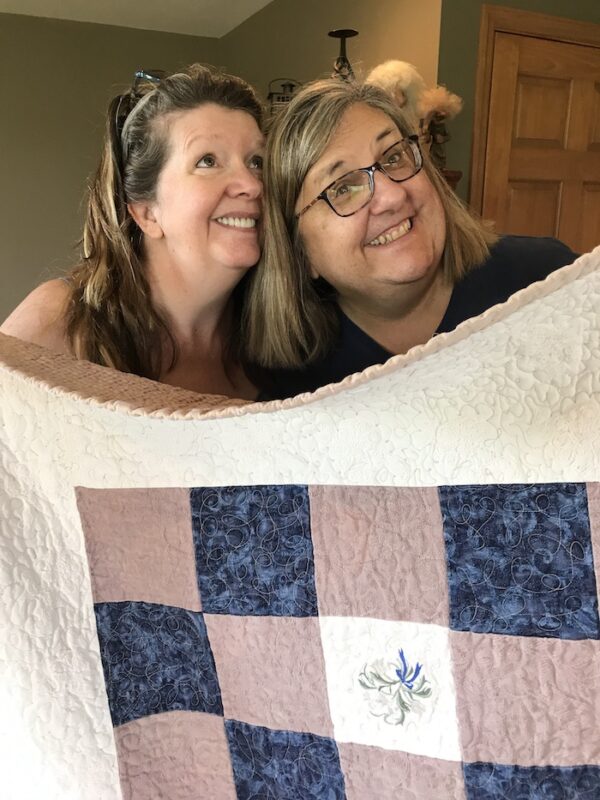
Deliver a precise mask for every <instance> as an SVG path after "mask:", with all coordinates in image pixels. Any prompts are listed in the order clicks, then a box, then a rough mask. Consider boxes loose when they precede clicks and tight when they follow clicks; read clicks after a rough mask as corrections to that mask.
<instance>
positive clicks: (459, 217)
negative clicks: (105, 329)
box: [245, 79, 575, 397]
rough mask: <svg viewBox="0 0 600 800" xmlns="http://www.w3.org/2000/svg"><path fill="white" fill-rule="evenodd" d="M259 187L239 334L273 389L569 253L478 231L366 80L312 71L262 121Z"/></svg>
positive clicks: (411, 333)
mask: <svg viewBox="0 0 600 800" xmlns="http://www.w3.org/2000/svg"><path fill="white" fill-rule="evenodd" d="M265 193H266V199H265V223H264V228H265V241H264V245H263V258H262V262H261V266H260V269H259V270H257V271H256V273H255V274H254V275H253V276H252V280H251V287H250V290H249V297H248V302H247V304H246V306H245V327H246V335H245V339H246V345H247V347H248V352H249V356H250V357H251V358H252V359H254V360H255V361H256V362H258V363H259V364H261V365H263V366H264V367H267V368H269V369H270V370H271V374H272V378H273V385H272V387H271V391H272V393H273V394H274V395H275V396H279V397H284V396H289V395H292V394H297V393H299V392H303V391H312V390H313V389H316V388H317V387H318V386H322V385H324V384H328V383H332V382H336V381H339V380H342V379H343V378H344V377H346V376H347V375H350V374H352V373H355V372H359V371H361V370H363V369H365V368H366V367H368V366H370V365H371V364H376V363H382V362H384V361H385V360H387V359H388V358H389V357H390V356H392V355H395V354H400V353H406V352H407V351H408V350H409V349H410V348H412V347H414V346H415V345H419V344H422V343H424V342H426V341H427V340H428V339H430V338H431V337H432V336H433V335H435V334H436V333H441V332H444V331H449V330H451V329H452V328H454V327H456V325H458V324H459V323H460V322H462V321H463V320H465V319H468V318H469V317H472V316H475V315H477V314H480V313H482V312H483V311H485V310H486V309H487V308H489V307H490V306H492V305H495V304H496V303H500V302H504V301H505V300H506V299H507V298H508V297H509V296H510V295H511V294H512V293H513V292H515V291H517V290H518V289H520V288H522V287H524V286H526V285H527V284H529V283H531V282H533V281H535V280H539V279H541V278H544V277H545V276H546V275H547V274H548V273H549V272H550V271H551V270H553V269H556V268H557V267H560V266H563V265H565V264H568V263H570V262H571V261H573V260H574V258H575V254H574V253H572V252H571V251H570V250H569V249H568V248H567V247H565V246H564V245H563V244H561V243H560V242H557V241H556V240H553V239H535V238H529V237H511V236H507V237H501V238H499V237H497V236H496V235H495V234H494V233H492V232H491V230H490V228H489V226H486V225H484V224H483V223H482V222H481V221H480V220H479V219H478V218H477V217H476V216H475V215H474V214H472V213H471V212H470V211H469V210H468V209H467V208H466V207H465V206H463V204H462V203H461V202H460V201H459V200H458V198H457V197H456V196H455V195H454V194H453V193H452V191H451V190H450V189H449V187H448V186H447V185H446V183H445V181H444V180H443V178H442V177H441V175H440V174H439V173H438V172H437V170H436V169H435V168H434V167H433V165H432V163H431V161H430V160H429V158H428V155H427V153H423V152H422V151H421V148H420V146H419V141H418V138H417V137H416V136H415V135H414V134H413V132H412V131H411V130H410V128H409V127H408V125H407V123H406V121H405V119H404V118H403V116H402V113H401V111H400V110H399V108H398V107H397V105H396V104H395V103H394V101H393V99H392V98H391V96H389V95H388V94H386V93H385V92H384V91H383V90H382V89H380V88H378V87H375V86H372V85H367V84H357V83H345V82H342V81H339V80H336V79H332V80H323V81H317V82H315V83H313V84H309V85H308V86H306V87H304V88H303V89H302V90H301V91H300V92H299V93H298V94H297V95H296V96H295V97H294V98H293V99H292V101H291V102H290V104H289V105H288V106H287V107H286V108H285V109H284V110H283V111H282V112H281V114H280V115H279V116H278V117H277V118H276V119H275V121H274V123H273V126H272V128H271V131H270V133H269V140H268V144H267V154H266V166H265Z"/></svg>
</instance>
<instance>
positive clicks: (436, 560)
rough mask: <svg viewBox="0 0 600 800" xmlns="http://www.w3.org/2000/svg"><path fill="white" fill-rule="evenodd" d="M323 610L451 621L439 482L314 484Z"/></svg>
mask: <svg viewBox="0 0 600 800" xmlns="http://www.w3.org/2000/svg"><path fill="white" fill-rule="evenodd" d="M310 507H311V530H312V537H313V548H314V558H315V576H316V584H317V598H318V604H319V613H320V614H321V615H331V616H362V617H375V618H379V619H391V620H409V621H413V622H425V623H436V624H438V625H447V624H448V586H447V578H446V553H445V549H444V540H443V535H442V519H441V512H440V505H439V500H438V494H437V491H436V490H435V489H429V488H426V489H400V488H392V487H368V486H312V487H311V488H310Z"/></svg>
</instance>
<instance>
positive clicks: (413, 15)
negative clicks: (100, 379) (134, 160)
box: [0, 0, 442, 320]
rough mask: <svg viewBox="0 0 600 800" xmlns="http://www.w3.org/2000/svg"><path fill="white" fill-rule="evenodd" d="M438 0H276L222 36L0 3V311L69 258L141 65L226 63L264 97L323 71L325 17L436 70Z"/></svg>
mask: <svg viewBox="0 0 600 800" xmlns="http://www.w3.org/2000/svg"><path fill="white" fill-rule="evenodd" d="M441 4H442V0H418V2H415V0H274V2H272V3H270V4H269V5H268V6H266V7H265V8H264V9H262V10H261V11H259V12H258V13H257V14H255V15H254V16H253V17H251V18H250V19H249V20H247V21H246V22H245V23H243V24H242V25H241V26H239V27H238V28H237V29H236V30H234V31H233V32H232V33H230V34H229V35H227V36H225V37H223V38H222V39H220V40H217V39H206V38H205V39H202V38H198V37H191V36H180V35H176V34H164V33H156V32H153V31H141V30H140V31H137V30H133V29H130V28H118V27H111V26H106V25H92V24H88V23H77V22H64V21H58V20H46V19H39V18H35V17H26V16H19V15H11V14H0V101H1V113H2V122H1V124H0V176H1V184H0V185H1V189H0V220H1V222H0V231H1V238H0V320H2V319H4V317H5V316H6V315H7V314H8V313H9V311H10V310H11V309H12V308H14V306H15V305H16V304H17V303H18V302H19V301H20V300H21V299H22V298H23V297H24V296H25V295H26V294H27V293H28V292H29V291H30V290H31V289H32V288H33V287H34V286H35V285H36V284H37V283H39V282H40V280H43V279H45V278H48V277H52V276H54V275H57V274H59V273H60V272H61V271H62V270H64V269H65V268H67V267H69V266H70V265H72V264H73V263H75V261H76V259H77V241H78V239H79V236H80V232H81V223H82V198H83V196H84V191H85V184H86V180H87V177H88V175H90V173H92V172H93V170H94V168H95V165H96V163H97V159H98V155H99V149H100V142H101V138H102V126H103V118H104V110H105V108H106V104H107V101H108V99H109V97H110V96H111V95H112V94H113V93H114V91H115V90H118V89H120V88H122V87H123V86H125V85H127V84H128V83H129V82H130V81H131V78H132V76H133V73H134V72H135V70H136V69H137V68H138V67H140V66H143V67H146V68H152V67H154V68H163V69H167V70H174V69H176V68H177V67H180V66H183V65H185V64H188V63H191V62H192V61H205V62H207V63H213V64H217V65H220V66H224V67H226V68H227V69H229V70H230V71H231V72H234V73H238V74H240V75H242V76H243V77H245V78H247V79H248V80H250V81H251V82H252V83H254V84H255V85H256V86H257V88H258V89H259V90H260V91H261V92H262V93H263V95H265V96H266V94H267V91H268V84H269V81H270V80H271V79H273V78H277V77H280V76H283V77H292V78H296V79H298V80H301V81H306V80H309V79H311V78H315V77H318V76H320V75H323V74H329V73H330V72H331V69H332V64H333V61H334V59H335V57H336V56H337V53H338V42H337V41H334V40H333V39H330V38H329V37H328V36H327V31H329V30H331V29H332V28H340V27H349V28H355V29H356V30H358V31H360V35H359V36H358V37H357V38H355V39H352V40H350V41H349V43H348V44H349V47H348V55H349V57H350V59H351V61H352V63H353V65H354V66H355V68H356V69H357V71H358V70H360V69H361V68H362V69H364V70H365V71H368V70H369V69H370V68H371V67H373V66H375V65H376V64H378V63H380V62H381V61H383V60H385V59H387V58H400V59H403V60H406V61H411V62H413V63H414V64H415V65H416V66H417V67H418V69H419V70H420V71H421V73H422V75H423V77H424V78H425V79H426V80H427V81H429V82H433V81H435V78H436V74H437V60H438V44H439V33H440V20H441Z"/></svg>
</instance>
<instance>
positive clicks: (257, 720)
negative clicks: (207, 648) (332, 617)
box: [204, 614, 333, 736]
mask: <svg viewBox="0 0 600 800" xmlns="http://www.w3.org/2000/svg"><path fill="white" fill-rule="evenodd" d="M204 619H205V622H206V627H207V630H208V638H209V640H210V645H211V648H212V651H213V655H214V658H215V664H216V667H217V675H218V677H219V685H220V687H221V697H222V700H223V710H224V714H225V717H226V718H228V719H236V720H239V721H241V722H248V723H251V724H253V725H263V726H265V727H268V728H273V729H277V730H281V729H284V730H291V731H296V732H299V733H302V732H307V733H316V734H318V735H319V736H332V735H333V726H332V722H331V717H330V713H329V702H328V699H327V686H326V679H325V663H324V659H323V651H322V649H321V639H320V633H319V620H318V619H317V618H316V617H238V616H227V615H220V614H205V615H204Z"/></svg>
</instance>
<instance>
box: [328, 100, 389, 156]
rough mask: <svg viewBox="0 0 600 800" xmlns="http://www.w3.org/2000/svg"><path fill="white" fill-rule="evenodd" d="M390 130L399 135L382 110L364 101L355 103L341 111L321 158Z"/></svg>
mask: <svg viewBox="0 0 600 800" xmlns="http://www.w3.org/2000/svg"><path fill="white" fill-rule="evenodd" d="M390 130H391V131H392V132H393V133H395V134H396V135H400V132H399V131H398V127H397V126H396V124H395V122H394V121H393V120H392V119H391V118H390V117H388V115H387V114H386V113H385V112H384V111H382V110H381V109H379V108H373V107H372V106H368V105H366V104H365V103H355V104H354V105H352V106H350V108H347V109H346V111H345V112H344V113H343V115H342V118H341V119H340V121H339V124H338V126H337V128H336V129H335V131H334V132H333V135H332V136H331V139H330V140H329V142H328V144H327V147H326V148H325V150H324V151H323V154H322V156H321V158H323V157H324V156H326V155H328V154H331V153H332V152H333V153H335V152H336V151H337V150H343V149H345V148H347V147H348V146H350V147H352V146H353V145H354V144H355V143H356V142H357V141H358V140H360V141H363V140H365V139H366V140H368V141H369V142H370V141H371V140H373V139H376V138H377V137H378V136H379V135H380V134H381V133H383V132H384V131H390Z"/></svg>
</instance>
